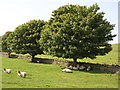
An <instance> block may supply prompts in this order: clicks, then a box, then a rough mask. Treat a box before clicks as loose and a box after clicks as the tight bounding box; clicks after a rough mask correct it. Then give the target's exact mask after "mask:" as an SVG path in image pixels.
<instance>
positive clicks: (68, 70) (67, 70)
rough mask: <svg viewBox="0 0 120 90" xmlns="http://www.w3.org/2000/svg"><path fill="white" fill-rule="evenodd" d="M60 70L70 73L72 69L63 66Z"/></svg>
mask: <svg viewBox="0 0 120 90" xmlns="http://www.w3.org/2000/svg"><path fill="white" fill-rule="evenodd" d="M62 72H67V73H72V70H70V69H67V68H65V69H63V70H62Z"/></svg>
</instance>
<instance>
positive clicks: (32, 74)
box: [2, 57, 118, 88]
mask: <svg viewBox="0 0 120 90" xmlns="http://www.w3.org/2000/svg"><path fill="white" fill-rule="evenodd" d="M2 68H11V69H12V73H11V74H7V73H4V72H3V71H2V87H3V88H117V87H118V75H117V74H105V73H89V72H82V71H73V73H64V72H61V70H62V68H61V67H59V66H58V65H52V64H40V63H30V62H28V61H25V60H21V59H15V58H14V59H13V58H10V59H9V58H6V57H3V58H2ZM16 70H21V71H25V72H27V73H28V76H27V77H26V78H22V77H19V76H18V75H17V73H16Z"/></svg>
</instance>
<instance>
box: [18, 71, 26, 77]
mask: <svg viewBox="0 0 120 90" xmlns="http://www.w3.org/2000/svg"><path fill="white" fill-rule="evenodd" d="M17 74H18V76H20V77H24V78H25V77H26V75H27V73H26V72H20V71H17Z"/></svg>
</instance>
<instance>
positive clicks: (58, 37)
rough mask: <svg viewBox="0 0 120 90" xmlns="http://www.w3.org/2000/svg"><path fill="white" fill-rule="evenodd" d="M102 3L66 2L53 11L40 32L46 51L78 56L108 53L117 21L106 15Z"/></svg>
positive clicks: (59, 55)
mask: <svg viewBox="0 0 120 90" xmlns="http://www.w3.org/2000/svg"><path fill="white" fill-rule="evenodd" d="M99 9H100V7H99V6H98V5H97V4H94V5H92V6H90V7H87V6H79V5H65V6H62V7H59V8H58V9H57V10H54V11H53V12H52V17H51V18H50V20H49V21H48V23H47V24H46V25H45V28H44V30H43V31H42V32H41V38H40V45H41V47H42V48H43V49H44V52H45V53H46V54H50V55H53V56H57V57H63V58H73V60H74V61H75V62H76V61H77V59H78V58H79V59H83V58H91V59H94V58H96V56H98V55H106V54H107V53H108V52H110V51H111V50H112V47H111V44H109V43H108V42H109V41H110V40H113V37H115V35H112V34H111V30H113V28H114V26H115V25H114V24H110V22H109V21H107V19H104V18H103V17H104V14H105V13H104V12H98V11H99Z"/></svg>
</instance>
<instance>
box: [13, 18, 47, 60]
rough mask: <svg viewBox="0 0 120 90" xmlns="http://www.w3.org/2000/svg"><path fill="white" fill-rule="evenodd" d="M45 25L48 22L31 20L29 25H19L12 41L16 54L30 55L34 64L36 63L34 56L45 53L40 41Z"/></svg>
mask: <svg viewBox="0 0 120 90" xmlns="http://www.w3.org/2000/svg"><path fill="white" fill-rule="evenodd" d="M45 23H46V22H45V21H43V20H30V21H29V22H27V23H24V24H22V25H19V26H18V27H17V28H16V29H15V31H14V37H13V39H12V40H13V42H12V47H13V50H14V52H16V53H19V54H27V53H28V54H30V55H31V56H32V62H34V56H35V55H37V54H42V53H43V51H42V50H41V48H40V44H39V43H38V41H39V39H40V33H41V30H42V29H43V26H44V25H45Z"/></svg>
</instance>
